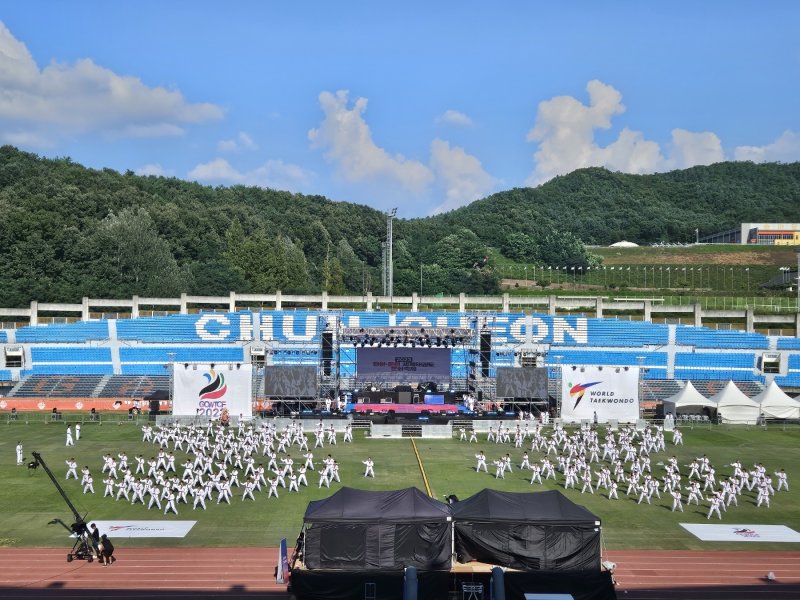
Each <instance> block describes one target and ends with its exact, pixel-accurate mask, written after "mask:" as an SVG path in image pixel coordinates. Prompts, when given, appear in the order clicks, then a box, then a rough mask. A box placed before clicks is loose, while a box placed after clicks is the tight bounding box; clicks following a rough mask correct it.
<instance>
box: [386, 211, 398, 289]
mask: <svg viewBox="0 0 800 600" xmlns="http://www.w3.org/2000/svg"><path fill="white" fill-rule="evenodd" d="M396 216H397V209H396V208H393V209H392V210H390V211H389V212H388V213H386V241H385V242H384V244H383V248H384V254H383V295H384V296H389V298H390V303H391V304H394V262H393V259H392V239H393V235H392V233H393V232H392V222H393V221H394V218H395V217H396Z"/></svg>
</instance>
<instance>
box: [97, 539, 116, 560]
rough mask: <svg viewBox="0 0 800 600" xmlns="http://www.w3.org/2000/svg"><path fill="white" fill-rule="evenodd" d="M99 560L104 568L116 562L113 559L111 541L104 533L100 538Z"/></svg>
mask: <svg viewBox="0 0 800 600" xmlns="http://www.w3.org/2000/svg"><path fill="white" fill-rule="evenodd" d="M99 548H100V560H101V561H102V563H103V566H104V567H107V566H108V565H110V564H112V563H114V562H116V561H117V559H116V558H114V556H113V554H114V544H112V543H111V540H109V539H108V536H107V535H106V534H105V533H104V534H103V535H101V536H100V546H99Z"/></svg>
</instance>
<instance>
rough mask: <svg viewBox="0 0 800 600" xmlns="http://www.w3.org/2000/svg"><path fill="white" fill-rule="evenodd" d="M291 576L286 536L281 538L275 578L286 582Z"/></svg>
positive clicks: (280, 581)
mask: <svg viewBox="0 0 800 600" xmlns="http://www.w3.org/2000/svg"><path fill="white" fill-rule="evenodd" d="M288 577H289V556H288V555H287V554H286V538H283V539H282V540H281V545H280V549H279V550H278V570H277V573H276V574H275V580H276V581H277V582H278V583H286V580H287V579H288Z"/></svg>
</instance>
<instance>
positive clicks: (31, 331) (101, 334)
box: [17, 319, 108, 344]
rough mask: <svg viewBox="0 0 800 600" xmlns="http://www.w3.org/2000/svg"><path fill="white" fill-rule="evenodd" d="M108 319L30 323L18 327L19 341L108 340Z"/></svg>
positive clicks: (22, 342)
mask: <svg viewBox="0 0 800 600" xmlns="http://www.w3.org/2000/svg"><path fill="white" fill-rule="evenodd" d="M107 339H108V321H107V320H105V319H103V320H99V321H80V322H77V323H58V324H53V325H29V326H27V327H22V328H20V329H17V342H19V343H21V344H24V343H36V342H45V343H52V342H88V341H89V340H107Z"/></svg>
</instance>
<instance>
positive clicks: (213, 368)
mask: <svg viewBox="0 0 800 600" xmlns="http://www.w3.org/2000/svg"><path fill="white" fill-rule="evenodd" d="M231 366H233V368H232V369H231V368H229V365H228V364H226V363H223V364H218V365H213V364H207V365H203V364H192V365H189V366H188V367H186V366H185V365H183V364H178V363H175V364H173V377H172V380H173V382H172V385H173V390H172V414H174V415H176V416H192V417H194V416H200V417H211V418H212V419H217V418H219V417H220V415H222V411H223V410H225V409H228V412H229V413H230V414H231V415H232V416H238V415H242V416H245V417H252V416H253V403H252V398H253V388H252V377H253V368H252V366H251V365H245V364H236V365H231Z"/></svg>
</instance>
